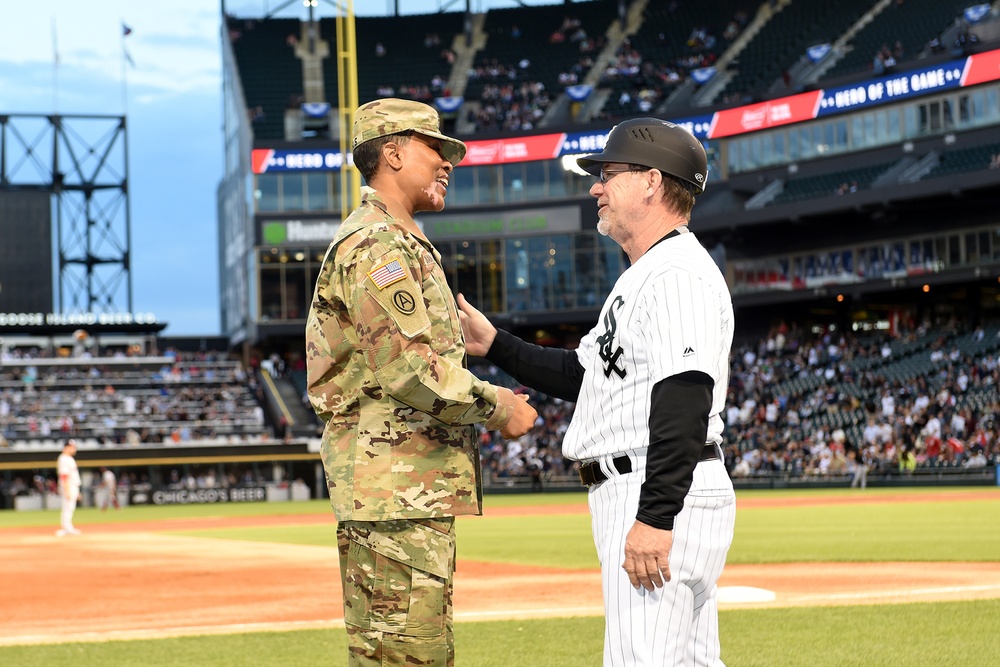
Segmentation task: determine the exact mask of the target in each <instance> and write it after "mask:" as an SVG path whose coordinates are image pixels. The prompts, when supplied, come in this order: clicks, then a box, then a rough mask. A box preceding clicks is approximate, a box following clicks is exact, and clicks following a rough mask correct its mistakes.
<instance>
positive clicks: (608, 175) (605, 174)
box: [597, 167, 649, 185]
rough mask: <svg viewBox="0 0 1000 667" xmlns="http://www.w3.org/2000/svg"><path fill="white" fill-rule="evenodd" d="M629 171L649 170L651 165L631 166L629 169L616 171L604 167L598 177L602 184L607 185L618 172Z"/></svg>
mask: <svg viewBox="0 0 1000 667" xmlns="http://www.w3.org/2000/svg"><path fill="white" fill-rule="evenodd" d="M628 171H634V172H636V173H639V172H643V171H649V167H629V168H628V169H618V170H616V171H608V170H606V169H602V170H601V173H600V175H599V176H598V177H597V178H598V180H599V181H600V182H601V185H607V184H608V181H610V180H611V179H612V178H614V177H615V176H617V175H618V174H624V173H625V172H628Z"/></svg>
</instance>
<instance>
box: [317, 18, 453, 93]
mask: <svg viewBox="0 0 1000 667" xmlns="http://www.w3.org/2000/svg"><path fill="white" fill-rule="evenodd" d="M355 28H356V33H357V52H358V100H359V101H360V102H362V103H364V102H366V101H369V100H373V99H377V98H379V97H389V96H393V97H404V98H410V99H417V98H418V97H421V94H414V93H413V92H412V91H413V90H414V89H416V90H417V91H422V92H423V93H426V95H423V97H422V101H425V102H426V101H429V100H430V97H429V96H432V97H440V96H441V95H442V94H443V93H444V90H443V88H442V89H438V90H433V91H432V90H431V80H432V79H433V78H434V77H435V76H439V77H441V79H443V80H444V81H447V80H448V76H449V75H450V74H451V65H450V64H449V63H448V61H447V60H446V58H445V56H444V52H445V51H447V50H448V49H450V48H451V46H452V42H453V41H454V39H455V37H456V36H458V35H461V34H462V14H461V12H446V13H438V14H416V15H408V16H390V17H378V18H375V17H363V16H359V17H357V18H356V19H355ZM320 33H321V34H322V35H324V37H325V39H327V40H328V41H330V42H331V44H334V43H335V39H336V34H337V33H336V21H335V19H332V18H324V19H321V20H320ZM379 44H381V45H382V48H384V49H385V51H384V55H382V56H378V55H376V53H377V47H378V45H379ZM324 82H325V86H326V90H327V96H328V97H330V98H335V97H336V91H337V60H336V58H335V57H331V58H328V59H327V60H326V62H325V63H324ZM388 89H391V90H392V94H391V95H386V94H384V93H385V92H388Z"/></svg>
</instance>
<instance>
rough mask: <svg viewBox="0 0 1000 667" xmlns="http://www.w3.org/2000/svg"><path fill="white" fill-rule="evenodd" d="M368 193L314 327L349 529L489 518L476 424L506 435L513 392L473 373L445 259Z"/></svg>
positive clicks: (330, 445) (329, 442)
mask: <svg viewBox="0 0 1000 667" xmlns="http://www.w3.org/2000/svg"><path fill="white" fill-rule="evenodd" d="M388 208H389V207H387V205H386V203H385V201H384V200H383V199H382V198H380V197H379V196H378V194H377V193H376V192H375V191H374V190H371V189H370V188H366V194H365V195H364V197H363V199H362V203H361V205H360V206H359V207H358V208H357V209H356V210H355V211H354V212H353V213H352V214H351V215H350V216H349V217H348V218H347V219H346V220H345V221H344V223H343V224H342V225H341V226H340V229H339V230H338V232H337V235H336V237H335V238H334V240H333V243H332V244H331V245H330V248H329V249H328V250H327V253H326V258H325V259H324V261H323V266H322V268H321V269H320V273H319V276H318V278H317V281H316V289H315V292H314V294H313V301H312V306H311V308H310V311H309V318H308V320H307V322H306V362H307V368H308V377H309V380H308V393H309V399H310V401H311V403H312V406H313V409H314V410H315V411H316V414H317V415H319V417H320V418H321V419H322V420H323V421H324V422H325V424H326V426H325V429H324V431H323V442H322V446H321V455H322V458H323V466H324V468H325V470H326V480H327V486H328V487H329V490H330V502H331V504H332V505H333V510H334V513H335V514H336V517H337V519H338V520H340V521H343V520H355V521H385V520H390V519H401V518H426V517H439V516H455V515H462V514H481V513H482V481H481V479H480V464H479V449H478V444H477V441H476V431H475V426H473V424H475V423H478V422H484V423H485V425H486V427H487V428H489V429H491V430H493V429H499V428H503V426H505V425H506V423H507V422H508V421H509V420H510V418H511V416H512V414H513V402H514V400H516V399H515V397H514V395H513V393H512V392H511V391H510V390H508V389H505V388H501V387H495V386H493V385H491V384H489V383H486V382H483V381H482V380H479V379H478V378H476V376H475V375H473V374H472V373H471V372H469V371H468V370H467V369H466V368H465V342H464V340H463V338H462V328H461V324H460V320H459V318H458V308H457V305H456V303H455V299H454V297H453V296H452V294H451V291H450V290H449V288H448V283H447V280H446V278H445V274H444V271H443V270H442V268H441V265H440V261H441V256H440V255H439V254H438V252H437V250H435V249H434V246H433V245H432V244H431V242H430V241H428V240H427V239H426V238H424V237H423V235H422V234H421V233H420V232H419V230H418V228H417V227H416V225H415V223H413V221H412V220H399V219H396V218H394V217H393V216H392V215H391V214H390V213H389V212H388Z"/></svg>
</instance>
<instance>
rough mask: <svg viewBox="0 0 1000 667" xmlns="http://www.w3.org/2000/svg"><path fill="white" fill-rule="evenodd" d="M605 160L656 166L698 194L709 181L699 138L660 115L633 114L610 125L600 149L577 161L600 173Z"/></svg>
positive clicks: (596, 174)
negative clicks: (630, 118)
mask: <svg viewBox="0 0 1000 667" xmlns="http://www.w3.org/2000/svg"><path fill="white" fill-rule="evenodd" d="M605 162H624V163H626V164H638V165H642V166H643V167H649V168H651V169H659V170H660V171H662V172H663V173H664V174H669V175H670V176H674V177H676V178H679V179H681V180H682V181H684V182H686V183H690V184H691V185H692V186H694V193H695V194H696V195H700V194H701V193H702V192H704V191H705V183H707V182H708V158H707V157H706V155H705V148H704V147H703V146H702V145H701V142H700V141H698V140H697V139H695V138H694V136H693V135H692V134H691V133H690V132H688V131H687V130H685V129H684V128H683V127H681V126H680V125H675V124H673V123H671V122H669V121H665V120H660V119H659V118H634V119H632V120H626V121H623V122H621V123H618V124H617V125H615V126H614V127H613V128H611V133H610V134H609V135H608V141H607V143H606V144H604V150H602V151H601V152H600V153H593V154H591V155H584V156H583V157H580V158H577V160H576V163H577V164H578V165H580V168H581V169H583V170H584V171H586V172H588V173H591V174H593V175H595V176H598V175H600V173H601V165H602V164H604V163H605Z"/></svg>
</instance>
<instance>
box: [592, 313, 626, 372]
mask: <svg viewBox="0 0 1000 667" xmlns="http://www.w3.org/2000/svg"><path fill="white" fill-rule="evenodd" d="M624 305H625V299H623V298H622V297H620V296H619V297H615V300H614V301H612V302H611V305H610V306H608V312H607V313H605V314H604V333H602V334H601V335H600V336H598V337H597V345H598V347H599V348H600V350H601V352H600V354H601V359H602V360H603V361H604V377H611V373H612V371H613V372H614V373H616V374H617V375H618V377H619V378H624V377H625V368H624V367H623V366H621V365H620V364H619V361H620V359H621V356H622V354H624V352H625V351H624V350H623V349H622V346H621V345H619V346H618V347H617V348H615V331H616V330H617V329H618V322H617V320H615V311H616V310H621V308H622V306H624Z"/></svg>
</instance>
